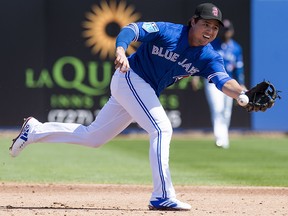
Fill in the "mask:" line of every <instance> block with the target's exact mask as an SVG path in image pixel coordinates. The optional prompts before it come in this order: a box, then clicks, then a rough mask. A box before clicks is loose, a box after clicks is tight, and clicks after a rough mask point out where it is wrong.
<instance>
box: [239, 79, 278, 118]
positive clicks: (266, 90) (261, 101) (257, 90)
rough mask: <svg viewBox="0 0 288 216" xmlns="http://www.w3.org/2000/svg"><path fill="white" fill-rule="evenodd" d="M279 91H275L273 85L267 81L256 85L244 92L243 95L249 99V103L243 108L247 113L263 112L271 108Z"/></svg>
mask: <svg viewBox="0 0 288 216" xmlns="http://www.w3.org/2000/svg"><path fill="white" fill-rule="evenodd" d="M279 92H280V91H278V90H276V88H275V87H274V85H273V84H271V83H270V82H268V81H263V82H261V83H258V84H257V85H256V86H254V87H253V88H251V89H250V90H248V91H246V92H245V94H246V95H247V96H248V98H249V103H248V104H247V105H246V106H244V108H245V109H246V110H247V111H248V112H252V111H255V112H258V111H259V110H260V111H262V112H265V111H266V110H267V109H268V108H271V107H272V106H273V105H274V103H275V100H276V99H277V98H279V99H280V98H281V97H280V96H279V94H278V93H279Z"/></svg>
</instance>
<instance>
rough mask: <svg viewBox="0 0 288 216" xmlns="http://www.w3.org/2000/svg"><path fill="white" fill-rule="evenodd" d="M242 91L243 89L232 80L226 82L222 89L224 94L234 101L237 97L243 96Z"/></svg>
mask: <svg viewBox="0 0 288 216" xmlns="http://www.w3.org/2000/svg"><path fill="white" fill-rule="evenodd" d="M243 91H245V89H244V88H243V87H242V86H241V85H239V83H238V82H237V81H236V80H234V79H232V80H228V81H227V82H226V83H225V84H224V85H223V88H222V92H223V93H224V94H226V95H228V96H229V97H232V98H234V99H235V100H237V99H238V97H239V95H241V94H243Z"/></svg>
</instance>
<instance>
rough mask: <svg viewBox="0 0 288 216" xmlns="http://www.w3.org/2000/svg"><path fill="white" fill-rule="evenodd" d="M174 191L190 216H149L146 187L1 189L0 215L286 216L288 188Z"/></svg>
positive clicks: (169, 213)
mask: <svg viewBox="0 0 288 216" xmlns="http://www.w3.org/2000/svg"><path fill="white" fill-rule="evenodd" d="M176 191H177V196H178V198H179V199H180V200H182V201H185V202H188V203H190V204H191V205H192V210H191V211H188V212H176V211H149V210H148V208H147V203H148V200H149V198H150V193H151V187H149V186H137V185H83V184H79V185H78V184H69V185H64V184H38V185H31V184H16V183H1V185H0V215H1V216H6V215H9V216H12V215H13V216H18V215H19V216H23V215H25V216H30V215H50V216H51V215H52V216H60V215H61V216H64V215H66V216H76V215H77V216H86V215H109V216H118V215H119V216H120V215H121V216H123V215H125V216H136V215H137V216H142V215H145V216H146V215H147V216H148V215H149V216H150V215H151V216H155V215H157V216H158V215H159V216H162V215H164V216H172V215H173V216H176V215H181V216H186V215H197V216H201V215H229V216H230V215H251V216H252V215H253V216H257V215H259V216H260V215H261V216H264V215H267V216H268V215H269V216H270V215H288V188H268V187H207V186H205V187H198V186H183V187H180V186H176Z"/></svg>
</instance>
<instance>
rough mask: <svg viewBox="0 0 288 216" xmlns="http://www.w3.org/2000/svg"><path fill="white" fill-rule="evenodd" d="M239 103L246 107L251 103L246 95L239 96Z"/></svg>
mask: <svg viewBox="0 0 288 216" xmlns="http://www.w3.org/2000/svg"><path fill="white" fill-rule="evenodd" d="M237 102H238V104H239V105H240V106H246V105H247V104H248V103H249V98H248V97H247V95H245V94H241V95H239V97H238V98H237Z"/></svg>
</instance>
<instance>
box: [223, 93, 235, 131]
mask: <svg viewBox="0 0 288 216" xmlns="http://www.w3.org/2000/svg"><path fill="white" fill-rule="evenodd" d="M232 109H233V98H231V97H229V96H227V95H225V97H224V118H225V122H226V125H227V127H228V128H229V127H230V122H231V116H232Z"/></svg>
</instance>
